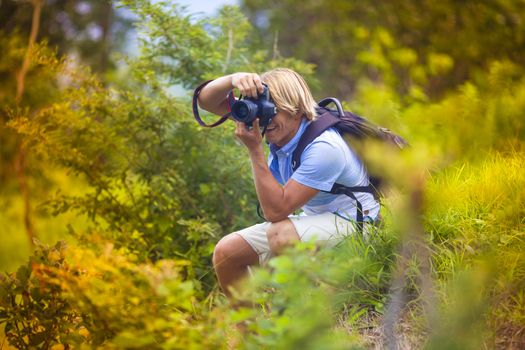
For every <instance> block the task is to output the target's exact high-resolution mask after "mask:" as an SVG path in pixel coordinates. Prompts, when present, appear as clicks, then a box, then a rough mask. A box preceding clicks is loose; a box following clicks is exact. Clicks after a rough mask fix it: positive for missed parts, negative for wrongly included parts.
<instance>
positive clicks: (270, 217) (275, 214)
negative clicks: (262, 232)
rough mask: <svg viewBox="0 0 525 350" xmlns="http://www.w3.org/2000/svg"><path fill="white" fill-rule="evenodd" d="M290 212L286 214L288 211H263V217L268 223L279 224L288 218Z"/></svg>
mask: <svg viewBox="0 0 525 350" xmlns="http://www.w3.org/2000/svg"><path fill="white" fill-rule="evenodd" d="M290 214H291V212H289V213H288V211H285V210H283V211H276V210H270V211H264V217H265V218H266V221H268V222H279V221H283V220H284V219H286V218H288V215H290Z"/></svg>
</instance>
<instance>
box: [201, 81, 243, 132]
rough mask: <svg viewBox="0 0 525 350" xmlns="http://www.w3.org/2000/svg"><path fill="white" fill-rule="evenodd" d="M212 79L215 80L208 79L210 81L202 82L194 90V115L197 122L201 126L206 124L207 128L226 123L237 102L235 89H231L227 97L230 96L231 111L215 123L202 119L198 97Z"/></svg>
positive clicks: (229, 107) (229, 105) (229, 106)
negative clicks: (208, 122)
mask: <svg viewBox="0 0 525 350" xmlns="http://www.w3.org/2000/svg"><path fill="white" fill-rule="evenodd" d="M211 81H213V80H208V81H206V82H204V83H202V84H201V85H199V86H198V87H197V88H196V89H195V91H194V92H193V117H194V118H195V120H196V121H197V123H199V124H200V125H201V126H204V127H207V128H213V127H216V126H219V125H221V124H222V123H224V122H225V121H226V120H228V118H229V117H230V115H231V106H232V104H233V103H234V102H235V95H234V94H233V90H232V91H230V92H229V93H228V97H227V98H228V109H229V110H230V111H229V112H228V113H226V114H225V115H223V116H222V117H220V118H219V120H217V121H216V122H215V123H213V124H206V123H205V122H204V121H203V120H202V118H201V116H200V114H199V104H198V98H199V94H200V93H201V91H202V89H203V88H204V87H205V86H206V85H208V83H210V82H211Z"/></svg>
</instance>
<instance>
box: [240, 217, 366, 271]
mask: <svg viewBox="0 0 525 350" xmlns="http://www.w3.org/2000/svg"><path fill="white" fill-rule="evenodd" d="M288 219H290V221H291V222H292V223H293V225H294V226H295V230H296V231H297V233H298V234H299V237H300V239H301V241H302V242H310V241H315V242H317V243H319V244H320V245H322V246H326V247H333V246H335V245H336V244H337V243H339V242H340V241H341V240H342V239H343V238H344V237H346V236H348V235H350V234H352V233H354V232H356V230H357V226H356V223H355V222H353V221H348V220H346V219H343V218H341V217H339V216H337V215H335V214H333V213H323V214H319V215H307V216H293V215H292V216H289V217H288ZM271 224H272V223H271V222H264V223H262V224H257V225H253V226H250V227H247V228H245V229H243V230H240V231H237V232H234V233H237V234H239V235H240V236H241V237H242V238H244V240H245V241H246V242H248V244H249V245H250V246H251V247H252V248H253V250H254V251H255V252H256V253H257V254H258V255H259V265H260V266H264V265H266V263H267V262H268V260H270V258H271V257H272V256H273V253H272V252H271V250H270V245H269V244H268V238H267V237H266V232H267V231H268V229H269V228H270V225H271ZM366 226H368V224H365V227H366ZM365 231H366V229H365Z"/></svg>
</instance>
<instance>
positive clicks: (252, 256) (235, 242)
mask: <svg viewBox="0 0 525 350" xmlns="http://www.w3.org/2000/svg"><path fill="white" fill-rule="evenodd" d="M257 259H258V256H257V253H256V252H255V251H254V250H253V249H252V248H251V247H250V246H249V245H248V243H246V242H245V241H244V239H243V238H242V237H241V236H239V235H238V234H235V233H231V234H229V235H227V236H225V237H223V238H221V240H220V241H219V242H217V244H216V245H215V249H214V250H213V266H214V267H215V268H217V267H218V266H219V265H222V264H226V265H228V264H235V265H253V264H256V263H257Z"/></svg>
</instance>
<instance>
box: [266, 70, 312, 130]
mask: <svg viewBox="0 0 525 350" xmlns="http://www.w3.org/2000/svg"><path fill="white" fill-rule="evenodd" d="M261 80H262V81H263V82H264V83H265V84H266V85H268V89H269V91H270V98H271V99H272V100H273V102H274V103H275V106H276V107H277V109H278V110H281V111H285V112H288V113H290V114H291V115H292V116H294V115H296V114H297V113H299V114H300V115H301V116H304V117H305V118H306V119H308V120H315V118H316V116H317V112H316V111H315V108H316V107H317V103H316V102H315V100H314V98H313V96H312V93H311V92H310V88H308V84H306V81H305V80H304V78H303V77H302V76H300V75H299V74H298V73H296V72H294V71H293V70H291V69H288V68H275V69H272V70H270V71H268V72H266V73H263V74H262V76H261Z"/></svg>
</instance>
